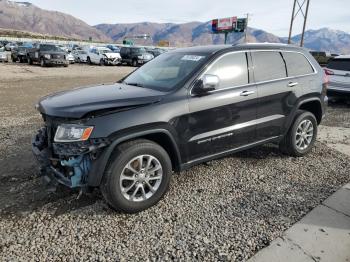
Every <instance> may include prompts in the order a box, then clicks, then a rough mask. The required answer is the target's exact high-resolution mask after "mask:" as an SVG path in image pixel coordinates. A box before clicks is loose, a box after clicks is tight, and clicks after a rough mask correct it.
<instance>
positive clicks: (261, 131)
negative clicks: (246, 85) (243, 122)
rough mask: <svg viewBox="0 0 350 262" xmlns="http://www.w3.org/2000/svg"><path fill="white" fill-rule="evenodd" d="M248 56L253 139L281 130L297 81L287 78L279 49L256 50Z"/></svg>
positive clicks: (269, 137)
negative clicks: (254, 100)
mask: <svg viewBox="0 0 350 262" xmlns="http://www.w3.org/2000/svg"><path fill="white" fill-rule="evenodd" d="M251 56H252V61H253V67H254V80H255V83H256V84H257V89H258V104H257V120H256V123H257V129H256V132H257V140H258V141H264V140H268V139H272V138H277V137H278V136H280V135H281V134H282V133H283V131H284V128H283V126H284V123H285V121H286V117H287V116H288V115H289V114H290V113H291V110H292V109H293V105H294V103H295V99H296V97H295V94H294V93H295V89H296V88H297V87H296V85H297V84H296V83H297V82H296V79H294V78H291V79H288V78H287V69H286V65H285V61H284V60H283V57H282V54H281V52H280V51H274V50H267V51H259V50H256V51H252V52H251Z"/></svg>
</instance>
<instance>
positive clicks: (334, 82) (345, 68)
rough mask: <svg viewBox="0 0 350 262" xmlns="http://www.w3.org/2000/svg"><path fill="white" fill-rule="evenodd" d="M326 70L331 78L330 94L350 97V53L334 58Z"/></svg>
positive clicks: (328, 90)
mask: <svg viewBox="0 0 350 262" xmlns="http://www.w3.org/2000/svg"><path fill="white" fill-rule="evenodd" d="M324 71H325V72H326V75H327V76H328V78H329V84H328V89H327V94H328V96H329V97H342V98H346V99H350V55H341V56H337V57H335V58H333V59H332V60H330V61H329V63H328V64H327V66H326V68H325V69H324Z"/></svg>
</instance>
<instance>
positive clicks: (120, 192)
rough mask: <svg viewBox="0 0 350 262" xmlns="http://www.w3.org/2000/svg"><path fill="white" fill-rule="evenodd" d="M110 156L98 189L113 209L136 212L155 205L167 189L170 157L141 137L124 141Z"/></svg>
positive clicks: (169, 174) (157, 146)
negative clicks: (110, 159)
mask: <svg viewBox="0 0 350 262" xmlns="http://www.w3.org/2000/svg"><path fill="white" fill-rule="evenodd" d="M111 158H112V161H111V163H110V165H109V167H108V168H107V170H106V173H105V174H104V177H103V180H102V183H101V191H102V194H103V196H104V198H105V199H106V201H107V202H108V203H109V204H110V205H111V206H112V207H113V208H114V209H116V210H120V211H123V212H126V213H136V212H140V211H142V210H145V209H147V208H149V207H151V206H153V205H155V204H156V203H157V202H158V201H159V200H160V199H161V198H162V197H163V196H164V194H165V193H166V191H167V190H168V187H169V183H170V178H171V172H172V168H171V160H170V158H169V156H168V154H167V152H166V151H165V150H164V149H163V148H162V147H161V146H159V145H158V144H156V143H154V142H152V141H149V140H144V139H140V140H135V141H131V142H127V143H124V144H122V145H120V146H118V148H117V150H116V152H115V153H114V155H113V156H112V157H111Z"/></svg>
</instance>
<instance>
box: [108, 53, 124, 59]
mask: <svg viewBox="0 0 350 262" xmlns="http://www.w3.org/2000/svg"><path fill="white" fill-rule="evenodd" d="M104 55H105V56H107V58H114V59H115V58H121V56H120V54H119V53H105V54H104Z"/></svg>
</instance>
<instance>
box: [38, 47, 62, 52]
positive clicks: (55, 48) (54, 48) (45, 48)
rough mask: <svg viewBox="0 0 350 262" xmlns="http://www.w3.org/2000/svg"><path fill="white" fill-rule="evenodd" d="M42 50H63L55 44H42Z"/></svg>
mask: <svg viewBox="0 0 350 262" xmlns="http://www.w3.org/2000/svg"><path fill="white" fill-rule="evenodd" d="M40 50H41V51H55V52H62V51H63V50H62V49H61V48H59V47H58V46H55V45H40Z"/></svg>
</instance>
